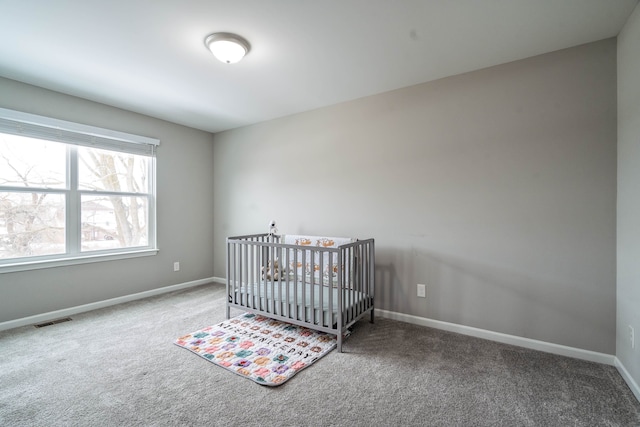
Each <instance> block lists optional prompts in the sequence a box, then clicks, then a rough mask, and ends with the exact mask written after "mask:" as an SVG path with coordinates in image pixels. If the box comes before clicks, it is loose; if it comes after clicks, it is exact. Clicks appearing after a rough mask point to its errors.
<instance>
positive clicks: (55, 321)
mask: <svg viewBox="0 0 640 427" xmlns="http://www.w3.org/2000/svg"><path fill="white" fill-rule="evenodd" d="M70 321H71V318H70V317H63V318H62V319H56V320H51V321H49V322H44V323H38V324H37V325H34V326H35V327H36V328H44V327H45V326H51V325H55V324H57V323H63V322H70Z"/></svg>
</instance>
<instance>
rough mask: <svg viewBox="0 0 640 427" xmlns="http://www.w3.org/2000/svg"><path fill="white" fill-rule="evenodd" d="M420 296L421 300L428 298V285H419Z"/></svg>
mask: <svg viewBox="0 0 640 427" xmlns="http://www.w3.org/2000/svg"><path fill="white" fill-rule="evenodd" d="M418 296H419V297H420V298H426V297H427V285H421V284H420V283H418Z"/></svg>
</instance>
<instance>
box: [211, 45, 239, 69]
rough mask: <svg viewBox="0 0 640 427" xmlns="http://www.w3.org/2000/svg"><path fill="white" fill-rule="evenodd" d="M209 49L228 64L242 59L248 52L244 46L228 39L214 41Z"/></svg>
mask: <svg viewBox="0 0 640 427" xmlns="http://www.w3.org/2000/svg"><path fill="white" fill-rule="evenodd" d="M209 49H210V50H211V53H213V56H215V57H216V58H218V59H219V60H220V61H222V62H225V63H227V64H233V63H235V62H238V61H240V60H241V59H242V58H243V57H244V55H245V53H246V51H245V50H244V47H242V46H240V45H239V44H238V43H235V42H232V41H227V40H220V41H217V42H213V43H211V44H210V45H209Z"/></svg>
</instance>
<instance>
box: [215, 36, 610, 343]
mask: <svg viewBox="0 0 640 427" xmlns="http://www.w3.org/2000/svg"><path fill="white" fill-rule="evenodd" d="M399 66H401V64H399ZM309 84H313V82H309ZM213 158H214V163H213V170H214V181H213V182H214V202H215V203H214V204H215V211H214V218H215V221H214V234H215V236H216V240H215V246H214V254H215V258H214V259H215V264H214V266H215V270H214V274H215V275H216V276H218V277H224V275H225V265H224V259H225V254H224V250H225V247H224V237H225V236H229V235H236V234H242V233H252V232H263V231H266V230H267V225H268V221H269V220H271V219H275V220H277V221H278V224H279V228H280V231H281V232H283V233H310V234H324V235H334V236H354V237H360V238H367V237H374V238H375V239H376V248H377V279H378V282H377V290H376V291H377V307H378V308H382V309H385V310H391V311H395V312H400V313H406V314H411V315H416V316H421V317H426V318H432V319H437V320H442V321H446V322H453V323H457V324H462V325H468V326H472V327H478V328H482V329H487V330H492V331H497V332H502V333H506V334H513V335H517V336H522V337H527V338H532V339H538V340H543V341H547V342H552V343H558V344H563V345H567V346H571V347H577V348H583V349H588V350H593V351H597V352H603V353H607V354H613V353H614V352H615V326H616V282H615V281H616V271H615V268H616V259H615V250H616V243H615V238H616V224H615V221H616V40H615V39H609V40H605V41H601V42H597V43H592V44H588V45H583V46H579V47H575V48H571V49H567V50H563V51H558V52H555V53H551V54H546V55H542V56H538V57H534V58H529V59H525V60H522V61H517V62H513V63H509V64H505V65H501V66H496V67H492V68H489V69H484V70H480V71H476V72H472V73H468V74H464V75H459V76H454V77H450V78H446V79H442V80H438V81H434V82H430V83H425V84H421V85H417V86H413V87H409V88H405V89H401V90H396V91H393V92H388V93H384V94H380V95H377V96H372V97H368V98H364V99H360V100H356V101H352V102H347V103H343V104H339V105H335V106H331V107H328V108H324V109H320V110H314V111H310V112H307V113H303V114H298V115H295V116H290V117H286V118H282V119H278V120H273V121H269V122H265V123H261V124H257V125H253V126H248V127H244V128H240V129H236V130H231V131H227V132H223V133H219V134H216V135H215V136H214V156H213ZM417 283H425V284H427V298H426V299H418V298H416V284H417Z"/></svg>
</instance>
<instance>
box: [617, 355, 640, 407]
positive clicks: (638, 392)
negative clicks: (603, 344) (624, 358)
mask: <svg viewBox="0 0 640 427" xmlns="http://www.w3.org/2000/svg"><path fill="white" fill-rule="evenodd" d="M615 366H616V368H617V369H618V372H620V375H622V378H623V379H624V381H625V382H626V383H627V385H628V386H629V388H630V389H631V391H632V392H633V394H634V395H635V396H636V399H638V402H640V387H639V386H638V383H637V382H636V381H635V380H634V379H633V378H632V377H631V374H629V371H627V368H625V367H624V365H623V364H622V362H621V361H620V359H618V358H617V357H616V363H615Z"/></svg>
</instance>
